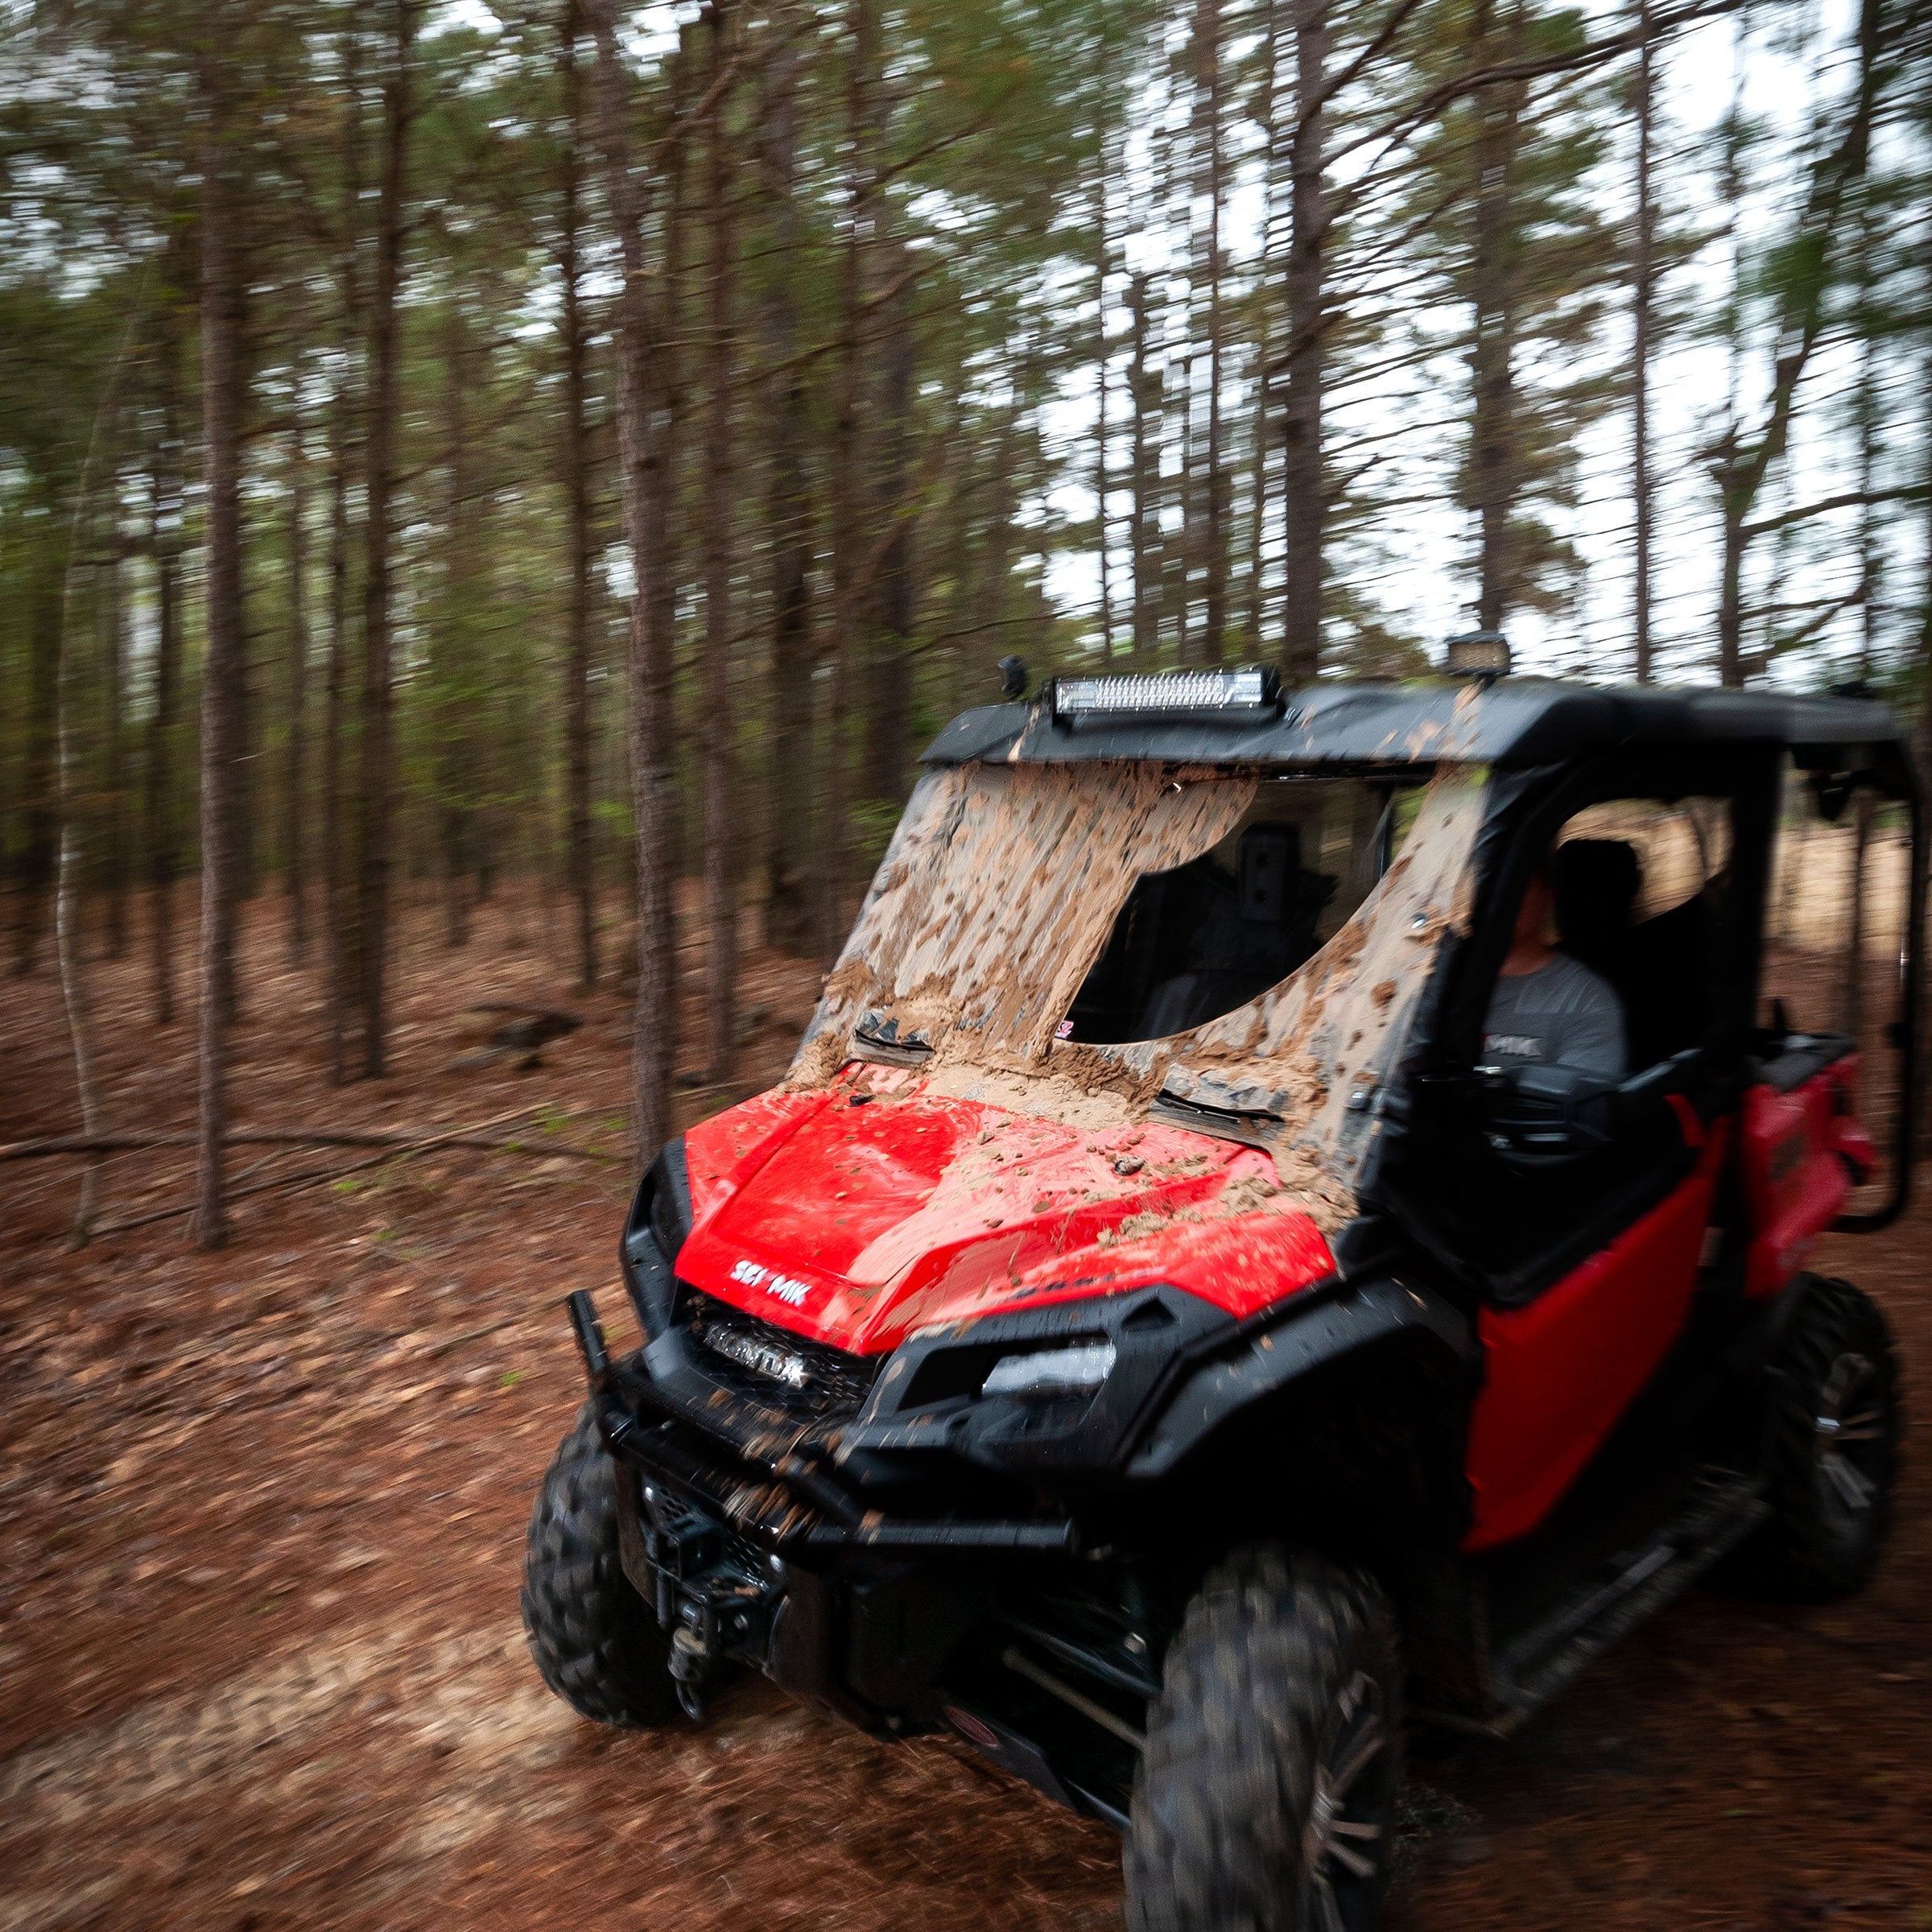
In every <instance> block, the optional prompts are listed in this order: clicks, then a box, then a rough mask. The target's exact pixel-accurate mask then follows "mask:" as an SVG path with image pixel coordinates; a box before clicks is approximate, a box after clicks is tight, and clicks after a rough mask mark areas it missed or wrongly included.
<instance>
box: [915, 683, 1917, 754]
mask: <svg viewBox="0 0 1932 1932" xmlns="http://www.w3.org/2000/svg"><path fill="white" fill-rule="evenodd" d="M1904 739H1905V733H1904V732H1903V731H1902V729H1901V727H1900V725H1899V722H1898V720H1897V718H1896V717H1895V716H1893V712H1892V710H1891V708H1890V707H1889V706H1888V705H1885V704H1878V703H1876V702H1874V701H1872V700H1869V699H1864V698H1825V697H1810V696H1800V695H1793V694H1788V693H1785V692H1782V691H1719V690H1715V689H1705V690H1685V689H1681V688H1680V689H1671V688H1668V687H1662V686H1658V685H1637V684H1630V685H1620V686H1616V687H1601V686H1596V685H1589V684H1570V683H1563V682H1562V681H1560V680H1558V679H1551V678H1505V679H1500V680H1499V681H1498V682H1496V683H1494V684H1492V685H1490V686H1489V687H1488V688H1486V689H1484V688H1483V687H1479V686H1477V685H1476V684H1468V683H1448V682H1447V681H1443V682H1440V683H1422V682H1418V683H1342V682H1340V681H1337V682H1335V683H1317V684H1311V685H1308V686H1306V687H1303V688H1302V690H1300V691H1295V692H1294V693H1293V694H1292V695H1290V696H1288V699H1287V703H1286V709H1285V710H1284V712H1283V713H1282V716H1280V717H1279V718H1263V719H1261V720H1253V719H1251V718H1249V717H1247V716H1243V717H1241V718H1240V719H1238V720H1237V719H1234V718H1230V719H1228V720H1226V721H1210V722H1205V723H1203V722H1202V721H1201V720H1199V718H1198V717H1190V718H1174V717H1161V716H1154V715H1146V716H1128V715H1124V714H1117V715H1113V716H1105V717H1100V718H1092V717H1088V718H1082V719H1080V720H1075V721H1071V722H1069V721H1067V720H1060V721H1056V720H1055V718H1054V716H1053V704H1052V697H1051V688H1049V690H1048V691H1047V692H1046V693H1044V694H1043V695H1042V696H1040V697H1038V698H1036V699H1034V700H1033V701H1032V702H1031V703H1030V704H987V705H982V706H980V708H977V709H976V710H972V711H968V712H961V713H960V716H958V717H956V718H955V719H954V720H952V723H951V724H950V725H947V727H946V729H944V730H943V731H942V732H941V733H939V736H938V737H936V738H935V739H934V740H933V741H932V743H931V745H928V746H927V749H926V751H925V753H924V754H923V759H922V762H923V763H926V764H928V765H960V764H965V763H967V762H970V761H972V760H974V759H985V760H988V761H989V762H995V763H1025V764H1058V763H1063V762H1068V761H1071V760H1079V759H1088V758H1136V759H1138V758H1154V759H1158V760H1160V761H1161V762H1163V763H1174V764H1212V765H1224V764H1225V765H1245V766H1254V765H1307V764H1340V765H1350V766H1361V765H1383V764H1392V765H1410V764H1434V763H1435V762H1439V761H1442V762H1451V763H1458V764H1462V763H1468V764H1480V765H1543V764H1550V763H1554V762H1557V761H1558V760H1563V759H1568V758H1575V757H1577V756H1578V755H1579V754H1580V753H1585V752H1595V751H1604V750H1615V749H1627V750H1633V751H1635V750H1641V749H1652V748H1656V749H1662V748H1663V747H1666V746H1682V745H1740V744H1758V745H1765V744H1769V745H1792V746H1795V747H1805V746H1812V747H1816V748H1817V749H1818V750H1820V751H1823V750H1824V749H1827V748H1830V747H1841V746H1842V747H1847V748H1856V749H1855V750H1854V752H1853V755H1852V756H1849V757H1847V758H1846V759H1845V760H1844V763H1845V764H1846V765H1847V766H1855V765H1864V764H1865V763H1868V762H1877V763H1879V764H1882V765H1885V766H1897V765H1898V764H1900V763H1901V762H1903V750H1902V748H1903V743H1904ZM1867 747H1868V748H1870V750H1869V753H1865V755H1859V754H1860V753H1862V752H1864V748H1867ZM1810 762H1816V761H1810ZM1831 762H1833V763H1836V762H1838V761H1837V760H1835V759H1834V760H1833V761H1831Z"/></svg>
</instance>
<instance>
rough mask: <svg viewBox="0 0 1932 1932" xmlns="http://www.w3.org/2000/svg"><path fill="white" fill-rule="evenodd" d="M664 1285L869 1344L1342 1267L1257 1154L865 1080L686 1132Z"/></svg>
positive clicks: (744, 1109) (783, 1096)
mask: <svg viewBox="0 0 1932 1932" xmlns="http://www.w3.org/2000/svg"><path fill="white" fill-rule="evenodd" d="M685 1158H686V1162H687V1168H688V1170H689V1173H690V1177H691V1215H692V1225H691V1236H690V1238H689V1239H688V1240H687V1241H686V1243H685V1245H684V1246H683V1249H682V1250H681V1251H680V1253H679V1257H678V1272H679V1274H680V1275H681V1276H683V1278H684V1279H685V1280H687V1281H688V1282H691V1284H692V1285H693V1286H695V1287H697V1288H700V1289H702V1290H704V1292H705V1293H706V1294H713V1295H716V1296H718V1297H720V1298H721V1299H724V1300H725V1301H729V1302H733V1304H734V1305H735V1306H737V1307H741V1308H744V1309H746V1310H748V1311H749V1312H751V1313H753V1314H756V1315H762V1316H764V1317H765V1318H766V1319H768V1320H770V1321H775V1322H778V1323H782V1324H783V1325H784V1326H785V1327H789V1328H792V1329H794V1330H795V1331H798V1332H799V1333H801V1334H806V1335H814V1336H816V1337H817V1338H818V1339H819V1340H824V1341H828V1342H830V1343H832V1344H834V1345H835V1346H837V1347H840V1348H850V1349H855V1350H859V1351H861V1352H877V1351H880V1350H883V1349H886V1348H893V1347H895V1346H896V1345H897V1344H898V1342H899V1341H900V1340H902V1339H903V1338H904V1337H905V1335H906V1334H907V1333H909V1332H910V1331H911V1330H912V1329H914V1328H919V1327H928V1326H930V1325H931V1324H933V1323H939V1322H947V1321H957V1320H964V1319H971V1318H973V1317H976V1316H978V1315H985V1314H988V1313H989V1312H991V1311H993V1310H994V1309H996V1308H999V1307H1009V1306H1012V1305H1014V1304H1017V1303H1024V1304H1025V1305H1026V1306H1028V1307H1034V1306H1038V1305H1039V1304H1041V1303H1043V1302H1049V1301H1056V1300H1064V1299H1067V1298H1071V1297H1074V1296H1078V1295H1091V1294H1105V1293H1115V1292H1118V1291H1121V1290H1125V1289H1129V1288H1134V1287H1139V1286H1146V1285H1147V1284H1150V1283H1152V1282H1171V1283H1173V1284H1174V1286H1177V1287H1180V1288H1184V1289H1186V1290H1188V1291H1189V1292H1190V1293H1192V1294H1199V1296H1201V1297H1202V1298H1203V1299H1204V1300H1207V1301H1209V1302H1214V1303H1216V1305H1217V1306H1219V1307H1223V1308H1225V1309H1226V1310H1228V1312H1229V1313H1230V1314H1232V1315H1236V1316H1237V1317H1238V1316H1241V1315H1248V1314H1250V1313H1252V1312H1253V1311H1255V1310H1256V1309H1257V1308H1261V1307H1266V1306H1268V1305H1269V1304H1270V1303H1271V1302H1275V1301H1277V1300H1278V1299H1280V1298H1282V1296H1283V1295H1286V1294H1291V1293H1293V1292H1294V1290H1296V1289H1298V1288H1302V1287H1305V1286H1307V1285H1308V1284H1309V1283H1310V1282H1315V1281H1319V1280H1320V1279H1321V1278H1323V1276H1324V1275H1327V1274H1331V1272H1332V1271H1333V1269H1334V1265H1335V1264H1334V1259H1333V1257H1332V1256H1331V1254H1330V1253H1329V1251H1328V1246H1327V1242H1326V1241H1324V1240H1323V1237H1322V1236H1321V1233H1320V1232H1319V1230H1318V1229H1317V1228H1316V1227H1315V1224H1314V1223H1313V1222H1312V1221H1311V1220H1310V1219H1309V1218H1308V1216H1307V1214H1305V1213H1303V1212H1301V1211H1300V1209H1299V1208H1298V1207H1297V1206H1296V1204H1295V1202H1294V1198H1293V1197H1292V1196H1291V1195H1286V1194H1284V1193H1282V1192H1280V1191H1278V1189H1277V1188H1276V1186H1275V1182H1274V1166H1273V1163H1272V1162H1270V1161H1269V1158H1268V1157H1267V1156H1266V1155H1265V1154H1261V1153H1258V1152H1257V1151H1256V1150H1254V1149H1253V1148H1249V1147H1243V1146H1237V1145H1235V1144H1233V1143H1232V1142H1229V1141H1222V1140H1215V1139H1212V1138H1209V1137H1207V1136H1205V1135H1202V1134H1197V1133H1188V1132H1186V1131H1185V1130H1183V1129H1175V1128H1168V1127H1159V1126H1154V1125H1149V1124H1147V1123H1146V1122H1140V1123H1137V1124H1134V1125H1127V1126H1120V1127H1110V1128H1104V1129H1095V1128H1083V1127H1079V1126H1074V1125H1068V1124H1067V1123H1066V1122H1064V1121H1050V1120H1043V1119H1040V1118H1038V1117H1035V1116H1033V1115H1030V1114H1021V1113H1012V1112H1009V1111H1008V1110H1007V1109H1005V1108H997V1107H990V1106H987V1105H985V1104H983V1103H981V1102H979V1101H975V1100H958V1099H955V1098H952V1097H950V1096H940V1095H936V1094H932V1093H930V1092H927V1090H926V1088H925V1087H924V1084H923V1082H922V1081H921V1080H919V1078H918V1076H917V1075H916V1074H914V1073H911V1072H901V1071H898V1070H890V1071H888V1070H881V1069H878V1068H872V1067H868V1068H866V1069H865V1070H864V1071H863V1073H862V1075H860V1076H859V1077H858V1078H857V1079H848V1080H841V1081H840V1082H838V1083H836V1084H834V1085H833V1086H832V1087H831V1088H826V1089H819V1090H815V1091H814V1092H810V1093H806V1094H787V1093H782V1092H781V1093H774V1094H767V1095H764V1096H760V1097H759V1098H758V1099H757V1100H749V1101H747V1102H745V1104H744V1105H743V1106H741V1107H737V1108H733V1109H732V1110H731V1111H730V1112H729V1113H724V1114H720V1115H719V1116H718V1117H716V1119H714V1120H711V1121H706V1122H705V1123H704V1125H702V1126H700V1127H696V1128H694V1129H692V1130H691V1133H689V1134H688V1135H687V1137H686V1140H685Z"/></svg>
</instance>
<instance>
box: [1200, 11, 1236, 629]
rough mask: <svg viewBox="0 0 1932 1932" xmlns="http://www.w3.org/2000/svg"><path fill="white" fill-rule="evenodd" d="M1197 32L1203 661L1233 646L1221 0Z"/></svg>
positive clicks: (1205, 15) (1205, 13)
mask: <svg viewBox="0 0 1932 1932" xmlns="http://www.w3.org/2000/svg"><path fill="white" fill-rule="evenodd" d="M1197 9H1198V10H1197V12H1196V14H1195V23H1196V24H1195V33H1196V35H1197V36H1198V41H1199V60H1200V63H1201V69H1200V76H1199V85H1200V90H1201V91H1200V101H1199V108H1200V114H1201V117H1202V122H1203V126H1202V129H1201V136H1202V147H1201V148H1200V150H1199V156H1198V158H1199V162H1200V165H1201V175H1200V179H1199V181H1198V182H1197V184H1196V192H1197V194H1199V193H1201V192H1205V194H1206V196H1207V201H1208V252H1207V262H1206V269H1207V281H1208V442H1207V448H1206V450H1205V451H1204V452H1203V456H1204V460H1205V473H1204V474H1203V477H1202V488H1203V496H1204V510H1205V517H1204V521H1203V533H1202V551H1203V555H1202V572H1201V574H1202V592H1203V598H1202V605H1203V608H1202V629H1201V651H1200V656H1201V661H1202V662H1203V663H1207V664H1219V663H1220V662H1221V659H1222V658H1223V657H1224V655H1225V654H1226V652H1227V636H1228V497H1229V490H1228V464H1227V460H1226V452H1225V451H1224V448H1223V447H1222V444H1223V440H1224V438H1223V432H1222V424H1221V392H1222V389H1223V386H1224V383H1225V381H1226V374H1227V372H1226V359H1227V347H1228V344H1227V318H1226V311H1225V303H1224V293H1225V291H1224V287H1223V284H1224V281H1225V279H1226V275H1225V265H1224V262H1223V259H1222V250H1221V221H1222V215H1223V212H1224V203H1225V201H1226V200H1227V179H1226V176H1227V160H1226V155H1227V134H1226V130H1225V128H1224V126H1223V122H1224V119H1225V118H1226V117H1225V114H1224V107H1223V102H1222V93H1223V87H1222V68H1223V60H1222V48H1221V0H1197Z"/></svg>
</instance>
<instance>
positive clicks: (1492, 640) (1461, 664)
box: [1443, 630, 1509, 683]
mask: <svg viewBox="0 0 1932 1932" xmlns="http://www.w3.org/2000/svg"><path fill="white" fill-rule="evenodd" d="M1443 667H1444V669H1446V670H1447V671H1448V673H1449V675H1450V676H1451V677H1452V678H1480V679H1482V681H1483V682H1484V683H1488V682H1489V681H1490V680H1491V679H1495V678H1506V677H1508V676H1509V639H1508V638H1506V637H1505V636H1504V635H1503V634H1502V633H1501V631H1500V630H1466V631H1464V632H1463V634H1462V635H1461V636H1460V637H1459V638H1451V639H1450V640H1449V642H1448V644H1447V646H1446V648H1445V650H1444V654H1443Z"/></svg>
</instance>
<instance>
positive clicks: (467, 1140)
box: [0, 1116, 619, 1235]
mask: <svg viewBox="0 0 1932 1932" xmlns="http://www.w3.org/2000/svg"><path fill="white" fill-rule="evenodd" d="M513 1118H514V1116H513ZM500 1124H501V1123H499V1122H497V1121H483V1122H482V1123H481V1125H483V1126H484V1127H485V1128H487V1127H493V1126H496V1125H500ZM183 1138H184V1139H187V1140H188V1144H189V1145H192V1138H191V1137H183ZM228 1138H229V1141H243V1140H247V1139H250V1138H257V1139H272V1140H275V1141H279V1143H280V1144H282V1145H284V1146H303V1145H304V1144H309V1145H316V1144H320V1145H324V1146H333V1145H343V1144H346V1145H349V1146H366V1145H368V1143H369V1141H372V1140H374V1141H380V1142H381V1143H382V1151H381V1152H380V1153H377V1154H370V1155H369V1157H368V1158H367V1159H366V1160H361V1161H351V1162H349V1164H348V1166H333V1167H305V1168H304V1169H303V1170H302V1171H301V1172H300V1173H299V1174H276V1175H275V1176H273V1177H272V1178H271V1179H268V1180H266V1181H258V1182H257V1183H255V1184H254V1187H231V1188H229V1190H228V1191H227V1197H226V1198H227V1199H229V1200H231V1201H241V1200H246V1199H248V1197H249V1196H250V1195H252V1194H267V1193H270V1192H272V1191H274V1190H275V1189H277V1188H280V1187H308V1186H309V1185H311V1184H312V1183H316V1182H321V1181H339V1180H342V1179H345V1178H346V1177H347V1176H348V1175H349V1174H361V1173H362V1172H363V1171H364V1170H365V1169H368V1168H370V1167H380V1166H382V1165H383V1164H384V1163H385V1162H389V1161H394V1160H401V1159H404V1158H407V1157H408V1156H409V1155H411V1154H427V1153H431V1152H432V1151H434V1150H438V1149H440V1148H444V1147H458V1146H483V1147H485V1148H488V1149H489V1150H492V1151H507V1152H510V1153H514V1154H576V1156H577V1157H578V1158H580V1159H583V1160H592V1161H614V1160H616V1159H617V1158H619V1157H618V1156H617V1155H616V1154H597V1153H593V1152H592V1151H591V1150H589V1149H588V1148H584V1147H568V1148H566V1147H532V1146H529V1145H527V1144H526V1143H525V1142H522V1141H486V1140H479V1139H478V1138H477V1136H476V1134H475V1133H474V1132H473V1130H471V1129H464V1128H456V1129H452V1131H451V1132H450V1133H446V1134H431V1135H429V1136H428V1137H427V1138H418V1139H405V1140H403V1141H401V1142H399V1143H398V1141H396V1140H394V1138H389V1139H385V1138H384V1137H382V1136H381V1135H379V1134H369V1135H366V1136H365V1137H364V1138H363V1139H362V1140H361V1141H349V1142H347V1143H344V1142H342V1141H340V1140H339V1139H338V1140H336V1141H320V1142H317V1141H315V1139H314V1137H306V1140H305V1137H303V1136H302V1135H299V1134H283V1135H279V1136H266V1135H263V1136H250V1135H248V1134H241V1133H236V1134H230V1135H229V1137H228ZM27 1144H28V1143H26V1142H16V1143H15V1145H16V1146H25V1145H27ZM5 1152H6V1149H4V1148H0V1154H4V1153H5ZM194 1211H195V1203H193V1202H192V1201H188V1202H184V1203H183V1204H182V1205H181V1206H180V1207H179V1208H156V1209H155V1211H154V1212H153V1213H151V1214H137V1215H133V1216H130V1217H129V1218H128V1219H127V1220H121V1221H103V1222H102V1223H101V1224H100V1225H99V1226H98V1227H97V1228H95V1229H94V1232H95V1233H96V1234H101V1235H106V1234H126V1232H129V1230H130V1229H131V1228H151V1227H152V1226H153V1225H154V1224H155V1222H157V1221H171V1220H179V1219H180V1217H181V1216H183V1215H185V1214H192V1213H193V1212H194Z"/></svg>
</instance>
